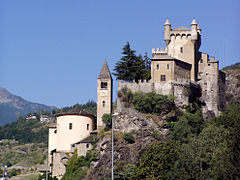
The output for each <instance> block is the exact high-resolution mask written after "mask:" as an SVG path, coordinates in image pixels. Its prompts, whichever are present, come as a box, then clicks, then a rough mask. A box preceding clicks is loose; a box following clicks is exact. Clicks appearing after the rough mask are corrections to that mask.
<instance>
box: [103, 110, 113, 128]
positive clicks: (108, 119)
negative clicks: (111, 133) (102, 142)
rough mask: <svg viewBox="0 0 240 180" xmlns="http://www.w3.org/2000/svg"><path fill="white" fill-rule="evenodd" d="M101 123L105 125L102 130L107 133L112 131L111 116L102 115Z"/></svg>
mask: <svg viewBox="0 0 240 180" xmlns="http://www.w3.org/2000/svg"><path fill="white" fill-rule="evenodd" d="M102 121H103V123H104V124H105V127H104V130H105V131H108V130H110V129H112V116H111V114H103V116H102Z"/></svg>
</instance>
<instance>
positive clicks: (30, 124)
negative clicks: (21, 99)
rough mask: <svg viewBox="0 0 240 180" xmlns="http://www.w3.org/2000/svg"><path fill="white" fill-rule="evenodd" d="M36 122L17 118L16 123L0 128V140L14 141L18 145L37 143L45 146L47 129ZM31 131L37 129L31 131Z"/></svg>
mask: <svg viewBox="0 0 240 180" xmlns="http://www.w3.org/2000/svg"><path fill="white" fill-rule="evenodd" d="M44 125H45V124H44V123H40V122H39V121H38V120H35V119H30V120H28V121H26V120H25V118H23V117H21V116H20V117H19V118H18V120H17V121H16V122H12V123H9V124H6V125H4V126H2V127H1V128H0V139H15V140H17V141H19V142H20V143H22V144H23V143H32V142H35V143H39V142H44V143H45V144H47V136H48V128H47V127H46V126H44ZM33 129H38V130H36V131H33Z"/></svg>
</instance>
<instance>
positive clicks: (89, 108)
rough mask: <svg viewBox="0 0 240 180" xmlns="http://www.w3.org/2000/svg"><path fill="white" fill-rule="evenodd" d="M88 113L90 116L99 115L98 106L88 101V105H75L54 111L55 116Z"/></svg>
mask: <svg viewBox="0 0 240 180" xmlns="http://www.w3.org/2000/svg"><path fill="white" fill-rule="evenodd" d="M80 111H83V112H87V113H89V114H94V115H96V114H97V104H96V102H94V101H88V102H87V103H86V104H75V105H73V106H69V107H63V108H60V109H57V110H53V114H57V113H64V112H80Z"/></svg>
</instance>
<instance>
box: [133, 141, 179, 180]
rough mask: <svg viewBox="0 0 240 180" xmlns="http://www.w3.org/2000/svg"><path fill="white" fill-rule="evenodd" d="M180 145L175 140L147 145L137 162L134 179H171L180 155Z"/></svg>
mask: <svg viewBox="0 0 240 180" xmlns="http://www.w3.org/2000/svg"><path fill="white" fill-rule="evenodd" d="M178 149H179V148H178V146H177V144H175V143H174V142H173V141H166V142H163V141H161V142H159V143H158V144H153V145H150V146H149V147H147V149H146V150H145V151H144V153H143V154H142V156H141V158H140V160H139V161H138V162H137V165H136V170H135V171H134V174H133V175H132V177H131V178H132V179H169V177H170V174H171V171H172V169H173V167H174V163H175V161H176V160H177V157H178V151H179V150H178Z"/></svg>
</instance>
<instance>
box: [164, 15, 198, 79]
mask: <svg viewBox="0 0 240 180" xmlns="http://www.w3.org/2000/svg"><path fill="white" fill-rule="evenodd" d="M164 40H165V42H166V45H167V51H168V52H167V53H168V55H169V56H170V57H174V58H176V59H179V60H182V61H184V62H187V63H189V64H192V69H191V80H193V81H196V80H197V73H198V61H199V59H200V54H199V51H198V50H199V48H200V45H201V29H200V27H199V25H198V24H197V22H196V20H195V19H193V21H192V23H191V29H188V28H185V27H179V28H176V29H172V28H171V24H170V22H169V20H168V19H167V20H166V22H165V24H164Z"/></svg>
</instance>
